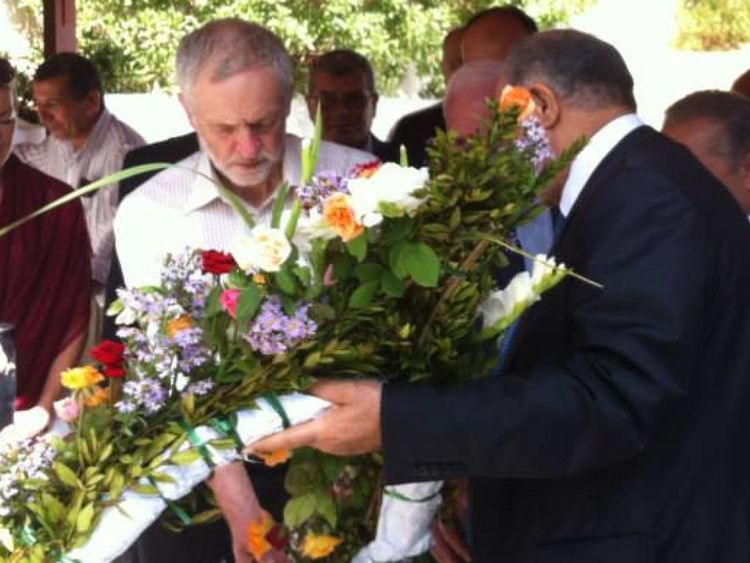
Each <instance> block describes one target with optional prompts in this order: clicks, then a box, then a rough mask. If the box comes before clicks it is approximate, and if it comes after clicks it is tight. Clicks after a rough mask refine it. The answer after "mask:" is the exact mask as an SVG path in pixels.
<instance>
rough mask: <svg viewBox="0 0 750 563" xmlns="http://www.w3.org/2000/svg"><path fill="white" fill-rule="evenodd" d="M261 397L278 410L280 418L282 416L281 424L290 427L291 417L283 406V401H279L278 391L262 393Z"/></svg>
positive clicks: (285, 427)
mask: <svg viewBox="0 0 750 563" xmlns="http://www.w3.org/2000/svg"><path fill="white" fill-rule="evenodd" d="M261 397H263V398H264V399H265V400H266V401H268V404H269V405H271V408H272V409H273V410H274V411H275V412H276V414H278V415H279V418H281V424H282V425H283V426H284V429H285V430H286V429H287V428H289V427H290V426H291V425H292V423H291V422H289V417H288V416H287V415H286V411H285V410H284V407H282V406H281V401H279V397H278V395H276V393H271V392H269V393H265V394H264V395H261Z"/></svg>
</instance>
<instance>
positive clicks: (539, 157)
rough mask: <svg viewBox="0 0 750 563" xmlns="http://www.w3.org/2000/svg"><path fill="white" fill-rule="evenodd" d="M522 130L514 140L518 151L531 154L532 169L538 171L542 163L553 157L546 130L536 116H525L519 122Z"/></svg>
mask: <svg viewBox="0 0 750 563" xmlns="http://www.w3.org/2000/svg"><path fill="white" fill-rule="evenodd" d="M521 128H522V129H523V132H522V133H521V135H520V136H519V137H518V139H517V140H516V142H515V145H516V148H517V149H518V150H519V151H522V152H527V153H530V154H531V162H532V164H533V165H534V169H535V170H536V171H537V172H539V171H541V170H542V168H544V165H545V164H546V163H547V162H548V161H550V160H552V159H554V158H555V153H554V152H552V147H551V146H550V144H549V138H548V137H547V132H546V131H545V130H544V127H543V126H542V124H541V122H540V121H539V119H538V118H536V117H527V118H526V119H524V120H523V121H522V122H521Z"/></svg>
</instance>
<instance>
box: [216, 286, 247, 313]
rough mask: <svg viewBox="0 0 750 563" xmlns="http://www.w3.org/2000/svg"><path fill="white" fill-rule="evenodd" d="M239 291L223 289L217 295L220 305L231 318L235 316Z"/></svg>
mask: <svg viewBox="0 0 750 563" xmlns="http://www.w3.org/2000/svg"><path fill="white" fill-rule="evenodd" d="M241 293H242V292H241V291H240V290H239V289H225V290H224V291H222V292H221V297H219V301H221V306H222V307H224V310H225V311H226V312H227V313H229V315H230V316H231V317H232V318H233V319H234V318H236V317H237V305H239V302H240V294H241Z"/></svg>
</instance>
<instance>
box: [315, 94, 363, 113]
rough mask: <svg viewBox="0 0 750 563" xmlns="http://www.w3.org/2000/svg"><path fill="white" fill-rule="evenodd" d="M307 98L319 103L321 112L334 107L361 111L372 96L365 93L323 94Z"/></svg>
mask: <svg viewBox="0 0 750 563" xmlns="http://www.w3.org/2000/svg"><path fill="white" fill-rule="evenodd" d="M308 98H309V99H310V100H312V101H313V102H320V106H321V110H323V111H325V110H327V109H331V108H333V107H336V106H343V107H345V108H346V109H348V110H352V111H362V110H363V109H364V108H365V106H366V105H367V103H368V102H369V101H370V99H371V98H372V94H368V93H365V92H348V93H345V94H337V93H334V92H323V93H322V94H320V95H319V96H314V95H310V96H308Z"/></svg>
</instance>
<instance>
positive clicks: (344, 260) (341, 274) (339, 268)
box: [333, 254, 356, 281]
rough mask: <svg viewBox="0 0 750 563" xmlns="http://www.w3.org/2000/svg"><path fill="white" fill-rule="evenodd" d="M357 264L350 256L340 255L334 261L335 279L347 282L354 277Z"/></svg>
mask: <svg viewBox="0 0 750 563" xmlns="http://www.w3.org/2000/svg"><path fill="white" fill-rule="evenodd" d="M355 264H356V262H355V260H354V258H352V257H351V256H350V255H348V254H338V255H336V256H335V257H334V259H333V277H334V278H335V279H336V280H337V281H346V280H348V279H349V278H351V277H352V275H353V274H352V272H353V271H354V266H355Z"/></svg>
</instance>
